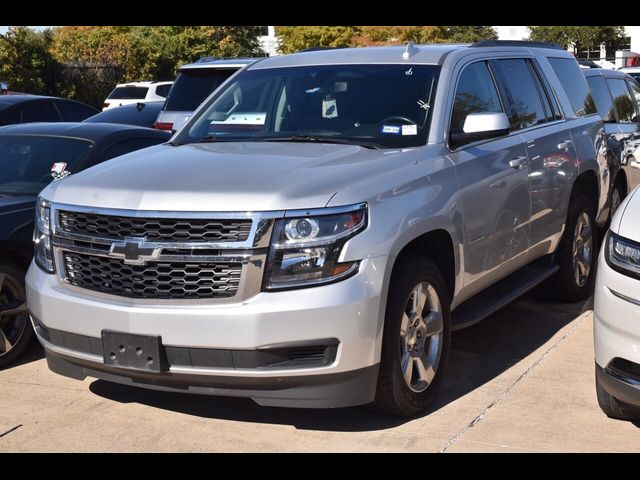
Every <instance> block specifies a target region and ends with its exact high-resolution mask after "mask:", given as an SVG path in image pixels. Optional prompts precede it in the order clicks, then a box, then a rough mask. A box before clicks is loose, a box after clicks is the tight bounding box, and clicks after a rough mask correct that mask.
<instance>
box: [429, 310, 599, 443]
mask: <svg viewBox="0 0 640 480" xmlns="http://www.w3.org/2000/svg"><path fill="white" fill-rule="evenodd" d="M592 313H593V312H592V311H588V312H584V313H583V314H582V315H581V316H580V317H578V319H577V320H576V323H575V324H574V325H573V326H572V327H571V328H570V329H569V330H567V332H566V333H565V334H564V335H563V336H562V337H560V338H559V339H558V341H556V342H555V343H554V344H553V345H551V346H550V347H549V348H547V350H545V352H544V353H543V354H542V355H540V358H538V359H537V360H536V361H535V362H533V363H532V364H531V365H530V366H529V367H528V368H527V369H526V370H525V371H524V372H523V373H522V374H521V375H520V376H519V377H518V378H516V379H515V380H514V381H513V382H512V383H511V384H509V386H508V387H507V388H506V389H504V391H503V392H502V393H500V395H498V396H497V397H496V399H495V400H494V401H493V402H491V403H490V404H489V405H488V406H487V407H486V408H485V409H484V410H482V411H481V412H480V413H479V414H478V415H477V416H476V417H475V418H474V419H473V420H471V421H470V422H469V423H468V424H467V425H465V427H464V428H463V429H462V430H460V431H459V432H458V433H456V434H455V435H454V436H453V437H451V438H450V439H449V441H448V442H447V443H446V444H445V446H444V447H442V448H441V449H440V451H439V453H444V452H446V451H447V449H448V448H449V447H450V446H451V445H453V444H454V443H455V442H457V441H458V440H459V439H460V437H462V436H463V435H464V434H465V433H466V432H467V431H469V430H470V429H471V428H473V427H474V426H475V425H477V424H478V422H480V421H481V420H482V419H483V418H484V416H485V415H486V413H487V412H488V411H489V410H490V409H491V408H493V407H494V406H496V405H497V404H498V403H499V402H500V401H501V400H502V399H503V398H504V397H505V396H506V395H507V394H508V393H509V392H510V391H511V390H512V389H513V388H514V387H515V386H516V385H517V384H518V383H520V381H521V380H522V379H523V378H524V377H526V376H527V375H528V374H529V372H531V371H532V370H533V369H534V368H536V367H537V366H538V365H539V364H540V362H542V360H544V359H545V358H546V357H547V355H549V354H550V353H551V352H552V351H553V350H555V349H556V348H558V346H559V345H560V344H561V343H562V342H564V340H565V339H566V338H568V337H569V336H571V334H573V332H574V331H575V330H576V329H577V328H578V327H579V326H580V325H581V324H582V322H583V321H584V319H585V318H587V317H589V315H591V314H592Z"/></svg>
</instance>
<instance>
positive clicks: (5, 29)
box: [0, 25, 51, 33]
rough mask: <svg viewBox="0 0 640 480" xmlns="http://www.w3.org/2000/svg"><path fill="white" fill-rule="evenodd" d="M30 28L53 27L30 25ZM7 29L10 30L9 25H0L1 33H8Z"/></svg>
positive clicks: (42, 28)
mask: <svg viewBox="0 0 640 480" xmlns="http://www.w3.org/2000/svg"><path fill="white" fill-rule="evenodd" d="M29 28H34V29H36V30H44V29H45V28H51V27H50V26H46V25H45V26H35V27H34V26H29ZM7 30H9V27H8V26H3V25H0V33H7Z"/></svg>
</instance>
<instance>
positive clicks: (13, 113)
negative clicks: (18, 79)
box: [0, 95, 98, 125]
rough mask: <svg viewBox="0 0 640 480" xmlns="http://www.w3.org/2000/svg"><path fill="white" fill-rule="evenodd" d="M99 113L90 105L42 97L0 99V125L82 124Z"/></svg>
mask: <svg viewBox="0 0 640 480" xmlns="http://www.w3.org/2000/svg"><path fill="white" fill-rule="evenodd" d="M96 113H98V110H97V109H95V108H93V107H92V106H90V105H87V104H85V103H82V102H77V101H75V100H69V99H67V98H57V97H45V96H41V95H3V96H1V97H0V125H11V124H15V123H31V122H81V121H82V120H84V119H85V118H88V117H90V116H92V115H95V114H96Z"/></svg>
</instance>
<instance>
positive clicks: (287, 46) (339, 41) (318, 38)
mask: <svg viewBox="0 0 640 480" xmlns="http://www.w3.org/2000/svg"><path fill="white" fill-rule="evenodd" d="M358 33H359V28H358V27H320V26H306V27H302V26H301V27H276V35H277V36H279V37H280V39H281V41H282V43H281V45H280V52H282V53H293V52H297V51H298V50H303V49H305V48H309V47H334V48H335V47H350V46H351V45H352V40H353V37H354V36H355V35H356V34H358Z"/></svg>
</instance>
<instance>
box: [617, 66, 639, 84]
mask: <svg viewBox="0 0 640 480" xmlns="http://www.w3.org/2000/svg"><path fill="white" fill-rule="evenodd" d="M619 70H620V71H621V72H624V73H626V74H628V75H631V76H632V77H633V78H635V79H636V80H637V81H638V82H640V67H622V68H620V69H619Z"/></svg>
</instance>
